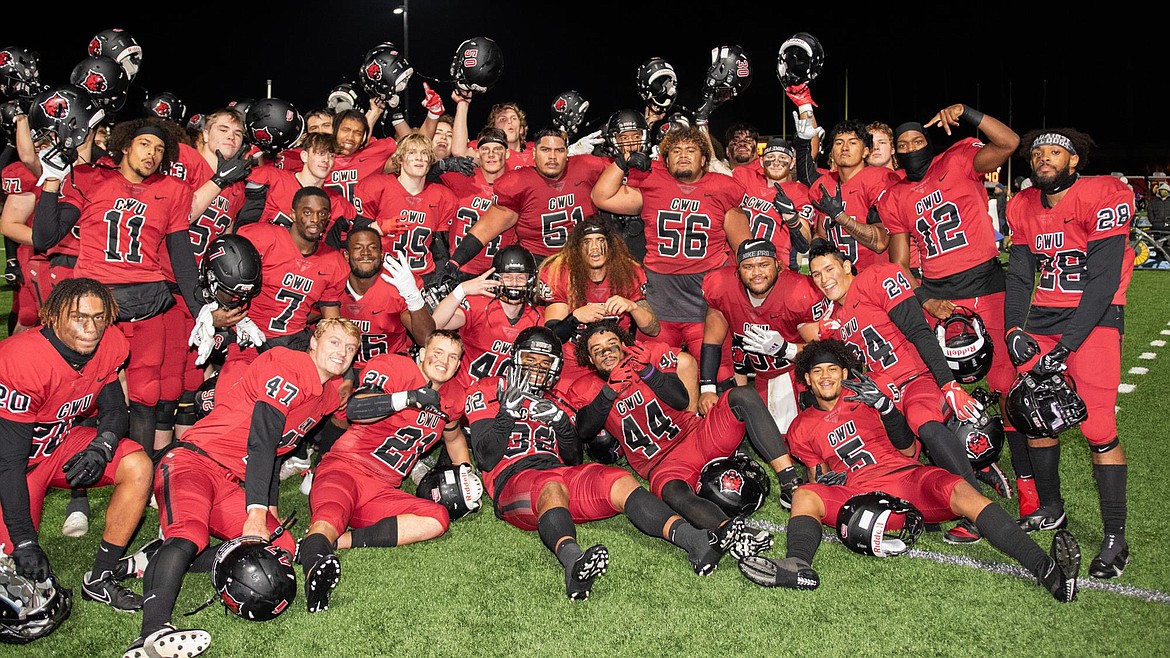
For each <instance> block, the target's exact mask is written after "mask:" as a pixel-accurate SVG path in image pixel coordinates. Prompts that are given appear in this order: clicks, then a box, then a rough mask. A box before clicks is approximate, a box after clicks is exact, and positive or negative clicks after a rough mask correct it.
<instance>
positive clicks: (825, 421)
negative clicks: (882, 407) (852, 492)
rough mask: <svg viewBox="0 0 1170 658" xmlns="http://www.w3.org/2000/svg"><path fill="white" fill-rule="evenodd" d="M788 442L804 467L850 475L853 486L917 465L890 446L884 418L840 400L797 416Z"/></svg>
mask: <svg viewBox="0 0 1170 658" xmlns="http://www.w3.org/2000/svg"><path fill="white" fill-rule="evenodd" d="M846 393H848V391H846ZM785 439H787V441H788V451H789V452H790V453H792V456H793V457H795V458H796V459H799V460H800V461H801V462H803V463H804V465H805V466H808V467H809V468H810V469H811V468H812V467H814V466H816V465H817V464H828V465H829V469H830V470H832V471H835V472H837V473H849V484H851V485H852V484H857V483H859V482H863V481H865V480H868V479H871V478H881V477H885V476H887V475H890V474H892V473H894V472H897V471H900V470H903V469H906V468H907V467H913V466H917V465H918V462H916V461H914V460H913V459H910V458H909V457H907V456H906V455H903V454H902V453H900V452H898V449H897V448H895V447H894V445H893V444H892V443H890V437H889V435H887V434H886V428H885V426H884V425H882V417H881V414H879V413H878V412H877V411H875V410H873V409H870V408H869V407H867V406H865V405H863V404H861V403H860V402H846V401H845V400H839V401H838V402H837V405H836V406H835V407H833V408H832V409H830V410H829V411H822V410H821V409H820V408H818V407H816V406H812V407H809V408H808V409H805V410H804V411H801V412H800V413H799V414H797V415H796V418H795V419H794V420H793V421H792V424H791V425H789V426H788V433H787V434H786V435H785Z"/></svg>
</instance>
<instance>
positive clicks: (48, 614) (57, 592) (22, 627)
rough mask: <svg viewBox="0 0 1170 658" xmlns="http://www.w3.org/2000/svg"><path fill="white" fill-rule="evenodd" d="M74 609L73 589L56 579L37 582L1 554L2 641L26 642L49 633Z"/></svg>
mask: <svg viewBox="0 0 1170 658" xmlns="http://www.w3.org/2000/svg"><path fill="white" fill-rule="evenodd" d="M72 611H73V592H72V591H70V590H69V589H67V588H65V587H62V586H61V585H60V584H58V583H57V581H56V579H55V578H50V579H49V580H47V581H45V582H42V583H35V582H33V581H31V580H29V579H27V578H24V577H23V576H21V575H19V574H17V573H16V567H15V565H14V563H13V561H12V558H11V557H9V556H7V555H5V556H0V642H3V643H4V644H27V643H29V642H32V641H33V640H38V639H40V638H42V637H45V636H46V635H49V634H50V633H52V632H53V631H55V630H57V628H58V627H59V626H60V625H61V624H62V623H63V622H64V621H65V620H66V619H68V618H69V614H70V613H71V612H72Z"/></svg>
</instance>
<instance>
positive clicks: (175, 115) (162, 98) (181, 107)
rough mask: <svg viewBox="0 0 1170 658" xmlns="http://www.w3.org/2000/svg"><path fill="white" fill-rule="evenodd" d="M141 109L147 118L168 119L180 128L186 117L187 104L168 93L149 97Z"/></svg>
mask: <svg viewBox="0 0 1170 658" xmlns="http://www.w3.org/2000/svg"><path fill="white" fill-rule="evenodd" d="M142 108H143V109H145V110H146V114H147V116H156V117H158V118H160V119H170V120H171V121H174V122H175V123H177V124H179V125H180V126H181V125H183V119H184V118H186V116H187V104H186V103H184V102H183V101H182V99H180V98H179V97H178V96H176V95H174V94H172V93H171V92H169V91H164V92H160V93H157V94H154V95H153V96H150V97H149V98H147V99H146V102H145V103H143V104H142Z"/></svg>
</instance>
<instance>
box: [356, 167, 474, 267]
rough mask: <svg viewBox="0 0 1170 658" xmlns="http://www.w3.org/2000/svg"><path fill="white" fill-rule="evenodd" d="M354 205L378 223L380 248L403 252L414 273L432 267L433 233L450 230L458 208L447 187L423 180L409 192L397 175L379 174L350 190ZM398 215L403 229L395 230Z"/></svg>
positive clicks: (389, 252) (364, 215) (433, 260)
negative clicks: (416, 190)
mask: <svg viewBox="0 0 1170 658" xmlns="http://www.w3.org/2000/svg"><path fill="white" fill-rule="evenodd" d="M354 205H355V206H357V209H358V212H359V213H361V214H362V216H363V217H369V218H370V219H372V220H374V221H375V222H376V223H377V224H378V226H379V227H381V229H382V250H383V251H385V252H386V253H388V254H391V253H392V254H396V255H402V254H405V255H406V259H407V262H408V263H409V264H410V269H411V271H413V272H414V273H415V274H419V275H422V274H427V273H429V272H434V271H435V257H434V255H433V254H432V253H431V244H432V243H433V242H434V241H435V234H436V233H446V232H448V231H450V230H451V218H452V217H454V216H455V211H456V210H457V209H458V206H457V205H456V200H455V195H454V194H453V193H452V192H451V190H449V189H447V188H446V187H444V186H443V185H436V184H434V183H424V184H423V189H422V191H421V192H419V193H418V194H411V193H409V192H407V191H406V189H405V188H403V187H402V183H401V182H399V181H398V177H397V176H390V175H388V174H379V175H375V176H369V177H367V178H364V179H362V182H361V183H360V184H359V185H358V186H357V188H356V190H355V191H354ZM398 218H402V219H403V220H405V221H406V226H407V227H408V228H407V230H406V231H396V230H395V229H396V222H395V220H396V219H398Z"/></svg>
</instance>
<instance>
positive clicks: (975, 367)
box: [935, 306, 995, 384]
mask: <svg viewBox="0 0 1170 658" xmlns="http://www.w3.org/2000/svg"><path fill="white" fill-rule="evenodd" d="M956 328H957V331H956ZM935 334H936V336H937V337H938V343H939V347H941V348H942V351H943V355H944V356H945V357H946V359H947V366H948V367H949V368H950V369H951V373H953V374H954V376H955V379H957V380H959V383H962V384H974V383H975V382H977V381H979V380H981V379H983V378H984V377H986V376H987V373H988V372H990V371H991V361H992V358H993V357H994V356H995V344H994V343H993V342H992V340H991V335H990V334H988V333H987V330H986V329H985V328H984V325H983V318H981V317H979V314H978V313H976V312H975V311H972V310H971V309H969V308H966V307H964V306H956V307H955V310H954V312H953V313H951V316H950V317H948V318H947V319H945V320H939V321H938V322H937V323H935Z"/></svg>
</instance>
